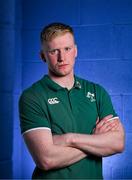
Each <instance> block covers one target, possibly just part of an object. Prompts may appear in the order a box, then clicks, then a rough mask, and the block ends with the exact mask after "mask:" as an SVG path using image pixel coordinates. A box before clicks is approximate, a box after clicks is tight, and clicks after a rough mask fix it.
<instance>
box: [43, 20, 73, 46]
mask: <svg viewBox="0 0 132 180" xmlns="http://www.w3.org/2000/svg"><path fill="white" fill-rule="evenodd" d="M66 33H71V34H72V35H73V37H74V32H73V29H72V27H70V26H69V25H66V24H63V23H51V24H49V25H47V26H46V27H44V28H43V29H42V31H41V34H40V40H41V43H42V44H43V43H44V42H48V41H51V40H52V39H53V38H55V37H57V36H61V35H64V34H66Z"/></svg>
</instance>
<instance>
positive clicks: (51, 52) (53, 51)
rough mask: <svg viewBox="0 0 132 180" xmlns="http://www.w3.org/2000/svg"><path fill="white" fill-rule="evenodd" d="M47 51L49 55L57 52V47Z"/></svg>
mask: <svg viewBox="0 0 132 180" xmlns="http://www.w3.org/2000/svg"><path fill="white" fill-rule="evenodd" d="M49 53H50V54H51V55H54V54H58V49H53V50H50V51H49Z"/></svg>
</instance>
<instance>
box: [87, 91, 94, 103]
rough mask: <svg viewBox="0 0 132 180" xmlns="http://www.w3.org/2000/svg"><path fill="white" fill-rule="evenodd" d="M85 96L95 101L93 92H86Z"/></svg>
mask: <svg viewBox="0 0 132 180" xmlns="http://www.w3.org/2000/svg"><path fill="white" fill-rule="evenodd" d="M86 97H87V98H88V99H89V100H90V101H91V102H95V101H96V99H95V95H94V93H91V92H87V96H86Z"/></svg>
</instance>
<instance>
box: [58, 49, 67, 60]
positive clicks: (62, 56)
mask: <svg viewBox="0 0 132 180" xmlns="http://www.w3.org/2000/svg"><path fill="white" fill-rule="evenodd" d="M64 59H65V53H64V51H63V50H60V51H59V53H58V61H59V62H62V61H64Z"/></svg>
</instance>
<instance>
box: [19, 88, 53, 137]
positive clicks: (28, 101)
mask: <svg viewBox="0 0 132 180" xmlns="http://www.w3.org/2000/svg"><path fill="white" fill-rule="evenodd" d="M19 116H20V127H21V133H22V134H23V133H25V132H27V131H29V130H32V129H35V128H43V127H45V128H50V123H49V121H48V118H47V116H46V113H45V111H44V107H43V108H42V105H41V103H40V101H39V99H38V97H36V96H35V94H34V93H32V92H31V91H30V92H28V91H26V90H25V91H24V92H23V93H22V95H21V97H20V99H19Z"/></svg>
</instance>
